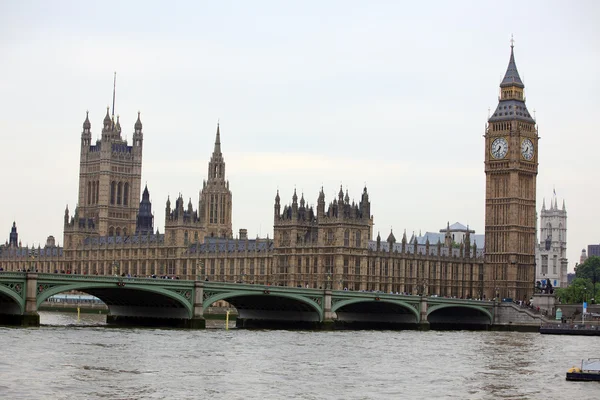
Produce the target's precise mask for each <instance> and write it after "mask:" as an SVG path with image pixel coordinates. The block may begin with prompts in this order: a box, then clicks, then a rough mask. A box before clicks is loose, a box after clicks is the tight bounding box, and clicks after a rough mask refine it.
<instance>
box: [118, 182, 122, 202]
mask: <svg viewBox="0 0 600 400" xmlns="http://www.w3.org/2000/svg"><path fill="white" fill-rule="evenodd" d="M122 194H123V182H119V185H118V186H117V204H121V195H122Z"/></svg>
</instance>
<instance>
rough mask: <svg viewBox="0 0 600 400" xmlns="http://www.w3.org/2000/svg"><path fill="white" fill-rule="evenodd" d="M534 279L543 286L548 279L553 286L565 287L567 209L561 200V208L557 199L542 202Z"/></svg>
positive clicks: (566, 282)
mask: <svg viewBox="0 0 600 400" xmlns="http://www.w3.org/2000/svg"><path fill="white" fill-rule="evenodd" d="M535 258H536V270H535V280H536V282H537V281H539V282H540V283H541V284H542V286H545V285H546V283H547V282H548V281H550V283H551V284H552V286H553V287H566V286H567V285H568V281H567V267H568V261H567V209H566V207H565V202H564V200H563V204H562V209H560V208H559V207H558V200H557V199H556V197H554V198H553V199H552V200H550V208H548V209H546V201H545V200H544V202H543V203H542V211H541V213H540V238H539V243H538V246H537V248H536V256H535Z"/></svg>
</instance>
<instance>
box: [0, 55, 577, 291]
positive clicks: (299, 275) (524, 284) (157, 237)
mask: <svg viewBox="0 0 600 400" xmlns="http://www.w3.org/2000/svg"><path fill="white" fill-rule="evenodd" d="M113 113H114V110H113ZM143 141H144V135H143V132H142V122H141V120H140V116H139V113H138V119H137V121H136V123H135V125H134V132H133V137H132V142H131V143H128V142H127V140H123V138H122V136H121V126H120V123H119V118H118V117H117V119H116V121H115V119H114V115H113V117H111V116H110V113H109V111H108V109H107V113H106V117H105V118H104V121H103V127H102V134H101V137H100V138H99V139H98V140H96V142H95V143H93V142H92V133H91V124H90V121H89V119H88V118H87V116H86V119H85V122H84V123H83V131H82V133H81V154H80V165H79V168H80V169H79V195H78V198H77V206H76V207H75V209H74V210H72V211H70V210H69V209H68V207H67V209H66V210H65V214H64V240H63V247H59V246H56V245H55V241H54V238H53V237H49V238H48V240H47V243H46V246H45V247H43V248H41V247H38V248H28V247H21V244H20V242H19V241H18V234H17V229H16V224H15V223H13V226H12V231H11V232H10V237H9V241H8V242H7V243H6V245H2V246H0V268H2V270H4V271H17V270H29V269H32V270H37V271H39V272H46V273H48V272H50V273H54V272H57V273H75V274H89V275H93V274H100V275H107V274H108V275H113V274H119V275H121V274H125V275H131V276H134V275H137V276H151V275H157V276H171V277H173V276H177V277H180V278H181V279H186V278H187V279H202V280H204V279H208V280H211V281H212V280H214V281H223V282H240V283H256V284H271V285H286V286H299V285H300V286H303V287H311V288H324V287H332V288H333V289H338V290H340V289H348V290H381V291H384V292H400V293H411V294H422V295H431V294H437V295H440V296H456V297H463V298H487V299H491V298H493V297H497V296H502V297H511V298H514V299H528V298H529V296H530V295H531V294H532V292H533V290H534V282H535V280H536V279H537V278H538V276H539V274H537V275H538V276H536V264H537V263H536V254H538V253H539V250H540V248H543V250H544V251H545V253H544V254H545V256H544V255H539V254H538V256H539V257H542V256H544V257H545V260H546V265H545V268H546V272H548V261H547V260H548V254H549V252H550V253H552V252H553V251H554V252H555V253H556V254H558V256H557V255H556V254H555V255H554V256H552V255H550V259H551V260H552V261H551V264H550V265H552V266H553V267H554V272H556V268H557V263H558V268H559V270H560V271H562V270H563V269H564V270H565V274H564V275H565V279H566V262H567V261H566V258H565V257H566V256H565V254H566V210H565V209H564V206H563V210H562V212H561V210H559V208H558V205H557V204H556V200H553V202H552V204H551V207H550V209H549V210H548V211H546V210H545V207H544V209H543V210H542V213H544V212H546V213H548V216H546V219H547V221H546V222H545V223H543V224H542V231H544V232H542V234H543V235H546V236H545V237H544V238H542V241H541V242H538V241H537V235H536V231H537V224H536V219H537V217H536V197H535V196H536V177H537V172H538V151H537V150H538V131H537V127H536V123H535V120H534V119H533V118H532V117H531V115H530V114H529V111H528V110H527V107H526V106H525V96H524V85H523V82H522V81H521V78H520V77H519V73H518V71H517V68H516V64H515V60H514V53H513V46H512V45H511V54H510V60H509V64H508V68H507V71H506V74H505V76H504V79H503V80H502V82H501V84H500V95H499V102H498V106H497V108H496V110H495V111H494V113H493V114H492V115H491V116H490V118H489V119H488V123H487V128H486V132H485V148H484V156H485V176H486V191H485V193H486V194H485V196H486V200H485V236H484V235H475V232H474V231H473V230H470V229H469V228H467V227H465V226H463V225H460V224H454V225H452V226H451V225H450V224H448V225H447V227H446V229H442V230H440V233H427V234H426V235H423V236H415V235H412V237H410V238H407V237H406V233H404V235H403V236H402V238H401V239H400V241H397V240H396V238H395V236H394V234H393V233H392V232H390V233H389V236H388V237H387V239H385V240H381V238H380V236H379V234H378V235H377V239H376V240H372V238H373V231H372V230H373V216H372V215H371V205H370V204H371V203H370V199H369V194H368V192H367V188H366V187H365V188H364V190H363V192H362V195H361V198H360V202H359V203H358V204H355V203H354V202H352V203H351V202H350V200H349V195H348V192H347V191H346V193H344V192H343V190H342V189H341V188H340V192H339V195H338V198H334V199H332V200H330V201H329V203H328V204H326V199H325V195H324V192H323V189H321V191H320V193H319V194H318V200H317V205H316V209H313V208H312V207H308V206H307V205H306V201H305V199H304V196H303V195H302V196H301V198H300V199H298V195H297V194H296V192H295V191H294V194H293V196H292V199H291V200H292V202H291V204H290V203H288V204H285V202H284V204H282V201H281V199H280V196H279V192H277V195H276V196H275V203H274V210H273V220H274V234H273V238H269V237H268V236H267V237H266V238H256V239H250V238H248V235H247V232H246V230H244V229H240V231H239V235H238V236H237V238H233V230H232V221H231V219H232V205H233V204H232V193H231V190H230V187H229V182H228V181H227V180H226V175H225V160H224V158H223V154H222V152H221V134H220V128H219V126H217V132H216V140H215V144H214V150H213V153H212V156H211V159H210V162H209V163H208V176H207V179H206V180H205V181H204V183H203V187H202V190H201V192H200V199H199V203H198V207H197V209H194V205H193V204H192V203H191V200H190V202H189V203H188V204H187V206H186V205H184V200H183V197H182V196H181V195H180V196H179V197H178V198H177V199H174V204H172V203H171V201H170V199H168V200H167V202H166V207H165V227H164V233H159V231H158V229H155V228H154V224H153V219H154V217H153V213H152V205H151V203H150V195H149V192H148V188H147V187H145V188H144V189H143V193H142V196H141V202H140V203H138V199H139V198H140V192H142V187H141V175H142V153H143V152H142V149H143ZM550 214H551V215H550ZM542 217H543V216H542ZM553 231H555V233H554V234H553V233H552V232H553ZM484 238H485V239H484ZM548 240H550V243H548ZM542 245H544V246H542ZM557 257H558V258H557ZM538 263H539V262H538ZM552 263H553V264H552ZM551 270H552V268H551ZM555 284H556V282H555Z"/></svg>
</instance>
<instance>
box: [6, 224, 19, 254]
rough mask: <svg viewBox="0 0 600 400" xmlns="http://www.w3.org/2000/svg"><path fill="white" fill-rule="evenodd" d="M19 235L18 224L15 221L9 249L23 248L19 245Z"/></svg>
mask: <svg viewBox="0 0 600 400" xmlns="http://www.w3.org/2000/svg"><path fill="white" fill-rule="evenodd" d="M19 243H20V242H19V234H18V233H17V223H16V222H15V221H13V224H12V228H11V229H10V235H9V240H8V246H9V247H15V248H16V247H21V246H20V245H19Z"/></svg>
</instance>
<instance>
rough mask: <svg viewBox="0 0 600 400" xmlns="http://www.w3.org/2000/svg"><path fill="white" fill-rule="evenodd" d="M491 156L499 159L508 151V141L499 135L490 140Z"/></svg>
mask: <svg viewBox="0 0 600 400" xmlns="http://www.w3.org/2000/svg"><path fill="white" fill-rule="evenodd" d="M490 153H492V157H494V158H496V159H501V158H504V157H505V156H506V153H508V142H507V141H506V139H504V138H503V137H499V138H497V139H496V140H494V141H493V142H492V148H491V149H490Z"/></svg>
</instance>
